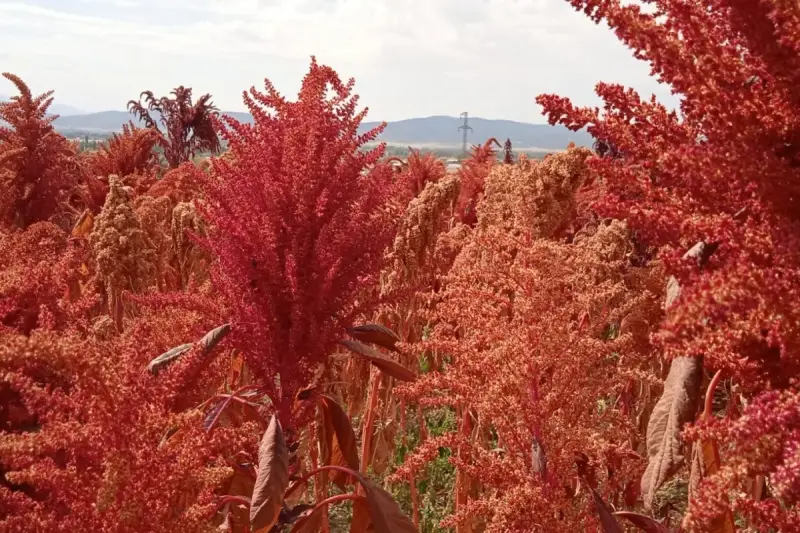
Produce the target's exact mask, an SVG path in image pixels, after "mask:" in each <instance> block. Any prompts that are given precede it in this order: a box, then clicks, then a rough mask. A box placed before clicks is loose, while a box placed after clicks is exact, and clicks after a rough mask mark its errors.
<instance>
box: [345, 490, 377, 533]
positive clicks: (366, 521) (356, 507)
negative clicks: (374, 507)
mask: <svg viewBox="0 0 800 533" xmlns="http://www.w3.org/2000/svg"><path fill="white" fill-rule="evenodd" d="M374 531H375V529H374V528H373V527H372V519H371V518H370V515H369V504H368V503H367V499H366V498H359V499H358V500H355V501H353V518H352V520H350V533H368V532H370V533H371V532H374Z"/></svg>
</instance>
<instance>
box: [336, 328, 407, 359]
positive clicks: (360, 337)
mask: <svg viewBox="0 0 800 533" xmlns="http://www.w3.org/2000/svg"><path fill="white" fill-rule="evenodd" d="M347 332H348V333H349V334H350V336H351V337H353V338H354V339H356V340H357V341H361V342H368V343H371V344H377V345H378V346H380V347H382V348H386V349H387V350H391V351H393V352H396V351H398V350H397V343H398V342H399V341H400V337H398V336H397V334H395V332H394V331H392V330H390V329H389V328H387V327H384V326H381V325H380V324H364V325H362V326H354V327H352V328H348V330H347Z"/></svg>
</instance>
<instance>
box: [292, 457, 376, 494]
mask: <svg viewBox="0 0 800 533" xmlns="http://www.w3.org/2000/svg"><path fill="white" fill-rule="evenodd" d="M329 470H335V471H337V472H344V473H345V474H347V475H348V476H353V475H355V476H356V477H361V475H360V474H359V473H358V472H356V471H354V470H350V469H349V468H345V467H343V466H335V465H327V466H320V467H319V468H315V469H314V470H312V471H310V472H306V474H305V475H304V476H303V477H301V478H300V479H298V480H297V481H295V482H294V483H293V484H292V485H291V486H290V487H289V488H288V489H286V492H285V493H284V496H283V498H284V499H286V498H288V497H289V496H291V494H292V493H293V492H294V491H295V490H297V487H299V486H300V485H302V484H303V483H305V482H306V481H308V480H309V479H310V478H311V477H312V476H316V475H317V474H319V473H320V472H327V471H329Z"/></svg>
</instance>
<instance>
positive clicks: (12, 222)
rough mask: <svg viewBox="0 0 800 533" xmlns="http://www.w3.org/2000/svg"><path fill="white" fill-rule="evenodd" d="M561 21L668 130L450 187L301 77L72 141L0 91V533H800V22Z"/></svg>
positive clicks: (483, 157)
mask: <svg viewBox="0 0 800 533" xmlns="http://www.w3.org/2000/svg"><path fill="white" fill-rule="evenodd" d="M572 3H573V5H574V6H575V7H576V8H578V9H581V10H586V12H587V13H588V14H589V16H591V17H592V18H593V19H596V20H598V21H604V22H607V23H608V24H609V25H610V26H611V27H612V29H613V30H614V31H615V32H616V34H617V35H618V37H619V38H620V39H621V40H622V41H623V42H624V43H625V44H626V45H628V46H630V47H631V48H632V49H633V50H634V52H635V53H636V54H637V57H640V58H641V59H644V60H646V61H649V62H650V64H651V65H652V69H653V76H656V77H658V78H659V79H660V80H661V81H663V82H664V83H667V84H669V85H671V87H672V88H673V90H674V91H675V93H676V94H678V95H680V97H681V106H680V110H679V112H674V111H669V110H667V108H666V107H664V106H662V105H660V104H659V103H658V102H656V101H655V98H653V99H646V98H643V97H640V95H638V94H637V93H636V92H634V91H632V90H627V89H625V88H624V87H622V86H621V85H615V84H611V83H599V84H598V85H597V86H596V92H597V94H598V95H599V96H600V97H601V98H602V100H603V102H604V106H602V107H600V108H583V107H579V106H577V105H574V104H573V103H572V102H571V101H570V100H569V99H567V98H566V97H565V96H562V95H556V94H542V95H538V96H537V95H531V96H532V97H534V96H535V98H536V103H538V104H539V105H540V106H541V107H542V109H543V110H544V114H545V116H546V117H547V119H548V121H549V123H550V124H552V125H560V126H562V127H565V128H568V129H570V130H572V131H580V130H584V129H585V130H586V131H588V133H589V134H591V135H592V136H593V138H594V141H595V142H594V145H593V147H591V148H589V147H586V146H576V145H574V144H570V145H569V146H564V147H563V150H558V151H554V152H552V153H547V154H543V153H541V151H537V150H533V149H531V148H530V147H528V148H524V147H515V146H513V145H512V143H511V142H510V141H509V142H504V141H505V138H496V139H495V138H490V139H481V140H480V141H479V142H477V143H476V144H475V145H473V146H472V147H471V150H470V153H469V155H468V156H467V157H465V158H463V159H461V160H460V161H459V162H458V163H456V162H453V161H450V160H451V158H454V157H455V156H454V155H450V154H443V153H439V152H437V150H439V149H441V148H442V147H441V146H439V145H435V144H430V143H429V144H428V145H426V147H425V149H410V150H406V151H405V152H402V153H401V152H397V151H393V150H394V149H398V148H399V145H398V146H394V145H387V143H385V142H380V141H379V140H378V137H379V135H380V133H381V131H382V128H383V126H382V125H378V126H376V127H374V128H372V129H370V130H369V131H367V132H364V131H363V129H360V126H362V123H364V122H365V120H366V116H365V113H364V112H362V109H363V108H362V107H361V106H360V103H359V102H357V101H356V98H355V97H356V93H357V88H358V85H357V82H356V81H353V80H349V81H348V79H347V78H346V77H345V74H346V73H345V72H341V76H340V73H339V72H337V70H334V67H335V66H333V65H331V66H329V65H324V64H321V63H318V62H317V60H316V59H315V58H313V57H312V58H311V62H310V65H309V67H308V69H307V71H306V74H305V77H304V78H303V79H302V84H301V86H300V89H299V91H298V92H297V93H296V94H295V95H293V96H291V97H287V96H283V95H282V93H278V92H277V90H276V89H275V88H274V87H273V86H272V84H271V83H270V82H269V81H267V82H266V83H265V84H264V85H263V86H260V87H253V88H252V89H251V90H249V92H245V93H244V96H243V98H244V103H245V104H246V106H247V108H248V110H249V111H250V114H251V115H252V117H253V121H252V122H248V123H244V122H238V121H237V120H236V119H234V118H232V117H224V116H222V115H221V114H220V113H219V110H218V109H217V108H216V107H215V105H214V104H213V99H212V95H210V94H205V93H202V92H199V91H202V88H200V87H197V88H188V87H183V86H179V87H176V88H175V89H174V90H173V91H172V92H171V93H169V94H167V95H164V96H161V95H155V94H153V93H151V92H146V93H143V94H142V95H141V97H140V98H139V99H134V100H131V101H130V102H128V109H129V111H130V112H131V113H132V116H134V117H136V120H137V121H138V124H140V125H138V126H137V125H134V124H133V123H131V124H130V125H129V126H126V127H125V128H124V129H123V130H122V131H121V132H118V133H115V134H113V135H112V136H111V137H109V138H108V139H107V140H105V141H103V140H101V141H100V142H99V143H96V142H92V143H91V144H89V143H88V141H81V140H70V139H68V138H67V137H65V136H63V135H62V134H61V133H59V132H58V131H56V129H55V128H54V125H53V122H54V120H56V119H55V118H54V117H53V116H51V115H50V114H49V108H50V106H51V105H52V103H53V98H54V94H53V93H52V92H48V93H45V94H41V95H39V94H34V93H32V92H31V89H30V88H29V86H28V85H27V84H26V82H25V80H24V79H21V78H20V77H18V76H17V75H15V74H14V73H5V74H3V76H4V80H5V81H7V82H9V83H10V84H11V86H13V87H14V88H15V90H16V94H14V95H12V96H11V99H10V100H9V101H8V102H3V103H0V120H2V123H4V124H5V125H3V126H0V249H2V254H0V532H2V533H6V532H7V533H40V532H46V531H65V532H94V531H96V532H104V533H105V532H113V533H212V532H225V531H227V532H230V533H279V532H286V533H288V532H292V533H314V532H323V533H338V532H350V533H366V532H375V533H394V532H399V533H410V532H445V531H447V532H454V533H483V532H486V533H495V532H496V533H500V532H514V533H516V532H519V533H525V532H533V533H573V532H582V533H584V532H585V533H623V532H634V531H644V532H647V533H678V532H680V533H698V532H709V533H734V532H740V533H755V532H757V533H791V532H800V511H798V506H797V503H798V500H800V304H798V302H800V83H799V82H800V60H798V57H800V33H798V28H800V8H798V6H797V5H796V4H795V3H779V2H754V1H745V2H739V3H719V2H711V1H703V2H700V1H698V2H694V3H663V2H662V3H659V4H658V7H659V10H660V11H661V12H660V13H657V14H648V13H645V12H643V11H641V10H640V9H639V8H638V7H636V6H633V5H627V6H623V5H621V4H618V3H616V2H613V1H610V2H594V1H589V0H574V2H572ZM267 74H268V73H267ZM259 75H260V74H257V75H256V76H254V78H255V79H258V76H259ZM132 96H134V97H135V95H132ZM55 97H57V95H55ZM223 147H224V148H225V149H224V150H223ZM526 152H531V153H526ZM533 152H536V153H539V154H540V157H538V156H537V155H536V153H533Z"/></svg>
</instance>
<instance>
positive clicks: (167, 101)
mask: <svg viewBox="0 0 800 533" xmlns="http://www.w3.org/2000/svg"><path fill="white" fill-rule="evenodd" d="M170 95H171V96H162V97H161V98H156V97H155V96H154V95H153V93H152V92H151V91H144V92H143V93H142V94H141V95H140V98H139V101H136V100H131V101H130V102H128V109H129V110H130V111H131V113H134V114H135V115H136V116H137V117H138V118H139V119H140V120H141V121H142V122H144V124H145V126H146V127H147V128H148V129H149V130H150V131H151V132H152V133H153V135H154V136H155V138H156V145H157V146H158V147H159V148H161V149H162V150H163V152H164V159H166V161H167V165H168V166H169V168H176V167H178V166H179V165H180V164H181V163H184V162H186V161H191V160H192V158H194V156H195V155H196V154H197V153H198V152H201V151H203V152H211V153H212V154H217V153H219V151H220V142H219V137H217V132H216V126H215V123H214V117H215V116H216V113H217V109H216V107H214V105H213V104H212V103H211V95H210V94H204V95H203V96H201V97H200V98H198V99H197V101H196V102H192V89H191V87H189V88H187V87H184V86H182V85H181V86H180V87H177V88H175V89H173V90H172V91H171V92H170ZM142 97H144V103H142V101H141V98H142ZM159 124H160V125H161V126H163V128H164V129H163V130H162V129H161V128H159Z"/></svg>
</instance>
